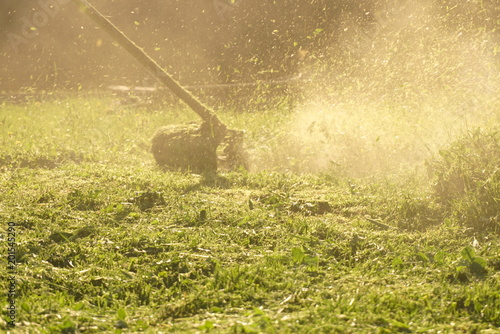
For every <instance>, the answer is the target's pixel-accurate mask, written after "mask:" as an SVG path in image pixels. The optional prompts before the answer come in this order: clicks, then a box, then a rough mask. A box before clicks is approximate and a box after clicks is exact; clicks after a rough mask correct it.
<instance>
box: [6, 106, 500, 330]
mask: <svg viewBox="0 0 500 334" xmlns="http://www.w3.org/2000/svg"><path fill="white" fill-rule="evenodd" d="M390 112H392V113H393V112H395V111H394V110H391V111H390ZM353 113H354V111H352V112H349V113H348V114H350V115H351V116H352V115H353ZM191 114H192V113H191V112H189V111H186V110H182V109H179V108H177V109H175V108H174V109H172V110H163V111H157V110H146V109H134V108H123V107H115V106H112V104H111V101H110V100H109V99H107V98H97V97H96V98H86V99H84V98H71V99H66V100H64V99H63V100H56V101H52V102H29V103H26V104H20V105H14V104H6V103H4V104H3V105H0V123H1V125H0V126H1V129H2V131H1V132H0V142H1V148H0V169H1V174H0V221H1V223H2V224H3V226H2V229H1V230H2V234H1V238H0V241H1V247H0V249H2V252H3V254H4V255H2V258H3V259H6V257H7V233H6V232H7V230H8V222H15V223H16V225H17V226H16V227H15V233H16V245H15V248H16V259H17V266H16V268H17V273H16V282H17V284H16V291H15V293H16V298H15V303H16V325H17V326H16V327H15V328H9V327H8V321H10V319H9V318H8V317H7V303H8V300H7V292H8V282H9V281H8V276H9V274H8V273H7V272H6V271H4V270H2V271H0V278H1V284H0V303H1V305H2V317H1V318H0V331H2V332H4V331H10V332H11V333H136V332H144V333H183V332H185V333H206V332H208V333H397V332H402V333H498V332H500V242H499V241H500V238H499V235H500V225H499V224H500V209H499V207H500V203H499V201H500V199H499V198H500V173H499V166H500V132H499V130H498V128H495V126H493V125H491V123H493V124H494V123H495V120H498V119H499V118H498V117H499V116H498V110H497V111H495V110H493V111H491V114H492V116H491V120H490V125H489V126H486V128H483V129H480V130H476V129H470V131H468V132H464V134H463V136H462V137H461V138H462V139H459V140H458V141H456V142H455V143H454V144H451V146H450V145H445V146H443V147H432V148H428V150H430V151H432V152H431V153H429V155H428V156H424V155H422V156H420V155H419V156H418V157H419V159H416V160H418V161H413V160H412V159H410V158H405V159H403V160H404V161H403V160H402V161H396V160H397V159H396V157H397V155H398V152H400V151H404V152H405V156H406V157H415V154H414V153H415V151H412V147H411V145H410V143H414V141H412V140H410V139H411V138H409V139H408V140H406V141H405V137H404V135H407V136H411V134H412V133H416V134H417V135H418V136H419V138H421V137H422V136H424V137H425V136H426V135H428V133H425V132H422V131H423V130H422V128H420V127H418V125H419V123H418V122H417V121H415V120H413V119H410V121H409V122H408V123H411V124H414V125H415V129H417V130H418V131H417V130H415V132H412V131H413V130H412V129H409V130H408V129H406V130H402V131H400V134H401V135H402V136H403V137H402V138H401V139H398V140H399V141H396V140H393V139H391V138H396V134H395V135H394V136H393V137H390V136H387V137H382V138H380V137H379V136H377V135H374V134H373V133H369V134H368V139H363V140H365V141H363V142H362V143H361V142H360V141H358V142H354V141H353V138H354V137H353V138H350V139H349V140H346V141H341V139H342V138H345V134H344V135H343V136H344V137H342V136H340V135H338V136H336V137H334V138H333V139H332V140H334V141H335V142H336V143H338V145H339V146H340V147H341V148H342V150H339V151H333V153H332V155H331V156H329V158H328V159H332V160H333V161H332V163H331V164H326V165H325V164H320V163H318V161H319V160H318V152H319V151H321V150H322V149H323V148H324V147H327V146H328V147H330V146H335V145H331V143H327V144H328V145H326V146H315V142H314V141H312V140H307V141H302V142H300V143H299V142H298V141H297V137H294V140H295V141H288V142H286V143H285V141H286V140H287V139H289V138H290V137H287V136H286V135H284V134H285V133H287V132H286V131H287V130H290V129H296V128H294V126H295V125H297V122H298V123H299V124H300V123H301V122H302V123H304V122H303V121H300V118H299V121H297V119H296V118H294V116H293V114H292V113H290V112H288V111H273V112H262V113H258V114H256V113H237V114H235V113H230V112H226V113H222V114H221V117H222V118H223V119H224V120H225V121H226V122H227V123H228V124H229V125H230V126H232V127H239V128H244V129H246V130H247V138H248V142H249V151H250V152H251V154H253V155H254V166H255V167H254V170H253V171H251V172H247V171H244V170H237V171H221V172H220V173H219V175H217V176H215V175H204V176H200V175H192V174H182V173H171V172H163V171H161V170H160V169H159V168H157V167H156V165H155V163H154V160H153V157H152V155H151V154H150V153H149V138H150V137H151V136H152V134H153V133H154V131H155V129H156V128H157V127H159V126H161V125H164V124H171V123H174V124H176V123H180V122H187V121H191V120H193V118H191ZM404 115H406V116H405V117H408V118H411V117H414V116H413V115H410V114H409V113H404ZM352 117H356V116H355V115H354V116H352ZM376 119H377V117H376V116H374V117H373V120H374V122H375V120H376ZM383 120H384V119H382V120H380V119H379V121H380V122H381V123H379V124H380V128H384V125H386V124H392V125H393V126H394V127H397V124H395V123H390V122H389V123H387V122H385V123H384V122H382V121H383ZM351 121H352V119H351ZM374 122H372V123H374ZM304 124H305V123H304ZM304 124H302V125H304ZM311 124H313V123H311ZM314 124H315V126H320V125H321V124H320V125H318V124H319V123H318V122H317V119H316V123H314ZM305 125H308V127H307V129H312V128H313V127H312V126H311V125H310V124H309V123H307V124H305ZM336 130H338V129H334V130H331V133H335V131H336ZM344 130H345V129H344ZM311 131H312V130H311ZM321 131H323V130H321ZM359 131H360V133H361V132H362V131H361V130H359ZM405 132H406V133H405ZM435 132H436V133H437V132H438V131H435ZM304 133H306V132H304ZM322 133H323V137H322V138H319V139H318V140H319V141H318V143H321V145H324V143H325V138H329V137H328V136H327V135H326V134H325V131H323V132H322ZM300 134H301V133H300V132H296V133H295V135H300ZM362 134H363V133H361V134H360V136H361V135H362ZM347 135H349V134H347ZM354 135H357V134H356V133H353V136H354ZM363 138H364V137H363ZM313 139H314V138H313ZM450 142H451V141H450ZM346 143H347V144H346ZM353 143H354V144H353ZM348 144H349V145H348ZM318 145H319V144H318ZM278 148H283V150H281V151H280V150H278ZM384 148H387V150H384ZM294 149H295V150H297V152H294ZM438 149H441V152H440V154H438ZM426 150H427V149H425V148H424V149H419V151H418V152H420V153H421V152H423V151H426ZM354 151H356V152H357V155H350V156H349V155H348V153H349V152H351V153H353V152H354ZM310 152H312V153H314V156H312V155H307V154H306V153H310ZM363 152H365V153H366V155H368V156H369V160H368V161H363V160H362V156H360V154H361V155H362V154H363ZM374 152H375V153H376V154H375V153H374ZM412 152H413V153H412ZM312 153H311V154H312ZM386 153H387V154H386ZM342 156H344V157H345V156H348V157H349V159H344V160H342V161H340V160H336V159H335V157H342ZM308 159H310V160H308ZM425 159H427V162H426V163H425V164H424V161H425ZM308 161H314V168H306V167H307V164H308ZM396 162H397V163H396ZM391 163H393V164H394V165H395V167H394V168H392V169H390V168H387V166H389V165H390V164H391ZM410 165H411V167H409V166H410ZM325 166H326V167H325ZM355 166H359V167H360V168H359V169H356V168H355ZM369 166H373V170H375V171H377V172H376V173H373V174H370V172H369V171H370V167H369ZM425 166H427V167H425ZM320 167H321V168H320ZM383 170H390V173H383V172H381V171H383ZM5 266H6V260H3V261H2V267H5Z"/></svg>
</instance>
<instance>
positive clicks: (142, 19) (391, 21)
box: [0, 0, 500, 104]
mask: <svg viewBox="0 0 500 334" xmlns="http://www.w3.org/2000/svg"><path fill="white" fill-rule="evenodd" d="M94 2H95V3H94V5H95V6H96V7H97V8H98V9H99V10H100V11H101V12H102V13H103V14H105V15H106V16H107V17H108V18H109V19H110V20H111V21H112V22H113V23H115V24H116V25H117V26H118V27H119V28H120V29H122V30H123V31H124V32H125V34H126V35H127V36H129V37H130V38H131V39H132V40H133V41H135V42H136V43H137V44H138V45H139V46H141V47H143V48H144V49H145V51H146V52H147V53H148V54H149V55H151V56H152V57H153V58H154V59H155V60H157V61H158V62H159V63H160V64H161V65H162V66H164V67H165V68H166V69H167V70H168V71H169V72H170V73H171V74H172V75H173V76H174V77H175V78H176V79H177V80H179V81H180V82H181V83H182V84H184V85H188V86H195V87H193V89H198V90H200V89H201V87H198V86H205V87H204V89H203V90H202V91H200V92H199V93H198V94H201V95H205V96H206V97H207V98H208V99H209V100H210V99H213V102H216V101H219V102H222V103H223V102H224V101H221V99H222V100H224V99H226V100H231V101H233V102H234V101H235V100H239V99H241V100H242V102H243V104H245V103H247V102H248V100H247V99H248V98H249V96H252V94H253V93H254V92H255V91H256V90H259V89H260V93H259V94H258V95H259V96H260V100H262V101H261V102H263V103H264V104H266V103H265V102H266V101H267V99H270V100H273V101H272V103H275V102H276V101H275V99H276V97H278V96H280V95H283V94H284V95H286V96H290V95H292V94H299V93H302V89H300V90H297V89H296V88H297V83H296V82H294V81H293V80H296V81H299V82H302V83H303V82H308V81H313V80H314V81H315V82H316V83H318V85H316V86H315V87H313V90H315V91H316V90H318V89H321V87H325V86H326V88H327V89H328V88H329V87H330V86H331V84H332V80H335V78H338V77H341V76H349V77H355V76H359V75H360V74H365V73H366V70H367V69H369V67H370V66H376V67H377V68H378V67H380V66H387V65H391V66H392V68H390V71H389V72H390V73H389V72H388V73H387V74H388V75H392V77H393V79H394V80H391V82H390V83H389V82H385V83H384V84H383V85H382V84H381V83H380V82H379V84H374V83H371V86H369V85H367V86H364V87H361V89H363V90H364V91H368V90H372V89H380V88H383V89H387V88H388V87H386V86H387V84H389V85H393V86H395V87H396V88H397V87H400V86H401V85H402V83H401V81H404V80H406V79H407V78H405V77H404V74H405V73H403V72H405V71H406V72H408V73H409V74H411V75H413V74H414V73H412V69H411V66H422V65H429V66H431V65H430V64H428V63H427V64H422V62H421V61H422V60H429V59H424V58H426V57H427V58H429V57H430V56H431V54H433V53H435V52H436V50H435V47H437V48H438V49H439V50H440V52H442V53H443V55H444V54H446V53H447V52H448V53H449V52H456V51H457V50H456V48H455V47H454V46H453V45H452V44H457V45H458V44H462V45H463V44H464V43H469V41H470V40H475V41H477V43H479V44H478V45H475V46H474V48H480V49H481V51H482V53H481V55H484V54H485V53H487V54H488V55H489V56H491V57H496V59H494V61H497V64H498V45H499V43H498V42H499V23H498V17H499V14H500V8H499V7H500V6H499V4H498V2H497V1H495V0H485V1H460V0H441V1H434V2H433V1H419V2H418V4H415V3H414V2H413V1H389V0H384V1H382V0H361V1H356V2H353V1H347V0H308V1H297V0H293V1H292V0H283V1H257V0H150V1H129V0H119V1H118V0H100V1H94ZM0 31H1V34H0V91H4V92H6V91H19V90H48V91H53V90H82V89H99V88H106V87H107V86H109V85H125V86H134V85H139V86H154V85H156V80H155V79H154V78H153V77H152V76H151V75H149V74H148V73H145V70H143V68H141V66H140V65H139V64H137V62H136V61H135V60H134V59H132V58H131V57H130V56H129V55H128V54H127V53H126V52H125V51H124V50H122V49H121V48H120V47H119V46H117V45H116V44H115V43H114V42H113V41H112V40H111V39H110V38H109V37H108V36H107V35H106V33H105V32H103V31H102V30H100V29H99V28H97V27H96V26H95V24H94V23H93V22H92V21H90V20H89V19H88V18H87V17H86V16H85V15H84V14H83V13H82V12H81V10H79V9H78V8H77V6H75V5H74V4H73V3H72V2H71V1H69V0H27V1H18V0H2V2H1V3H0ZM443 34H444V36H445V38H446V43H441V44H440V45H437V44H436V43H438V44H439V43H440V42H439V41H438V40H437V39H439V38H440V37H439V36H440V35H443ZM382 35H383V37H381V36H382ZM479 35H480V36H479ZM486 36H487V37H486ZM450 38H451V40H450ZM419 45H420V47H419V48H418V49H415V48H414V47H416V46H417V47H418V46H419ZM457 47H458V46H457ZM439 50H438V51H439ZM417 51H418V55H417V56H415V54H416V52H417ZM483 51H484V52H483ZM374 52H375V53H378V55H377V56H376V57H375V56H374V54H373V53H374ZM423 54H425V55H426V56H423ZM408 55H409V56H410V59H408V58H407V56H408ZM433 56H434V57H435V56H436V55H435V54H434V55H433ZM411 57H413V59H411ZM475 57H476V56H475V55H471V58H470V61H472V62H474V61H476V60H475V59H474V58H475ZM389 58H390V59H389ZM409 61H411V62H409ZM492 61H493V59H492ZM389 63H391V64H389ZM463 65H464V66H465V65H466V64H463ZM496 69H498V67H496ZM370 70H371V69H370ZM448 70H449V69H448ZM452 70H455V69H452ZM485 70H491V69H479V71H485ZM401 74H403V76H402V75H401ZM422 74H425V71H424V73H422ZM478 75H480V76H481V75H485V74H484V73H478ZM430 79H434V78H430ZM440 80H442V78H441V79H440ZM274 81H280V82H281V81H285V82H289V84H286V85H280V84H279V83H276V82H274ZM379 81H380V80H379ZM248 83H251V85H247V86H245V85H240V86H238V84H248ZM259 83H260V84H259ZM220 84H236V85H235V86H234V87H232V88H231V89H229V88H228V87H221V86H215V87H214V86H213V85H220ZM267 84H269V85H267ZM211 85H212V86H211ZM403 85H404V83H403ZM299 86H301V84H299ZM375 86H377V87H375ZM382 86H383V87H382ZM252 99H254V100H255V95H254V96H253V97H252ZM254 102H255V101H254Z"/></svg>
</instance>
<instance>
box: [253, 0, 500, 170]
mask: <svg viewBox="0 0 500 334" xmlns="http://www.w3.org/2000/svg"><path fill="white" fill-rule="evenodd" d="M476 10H477V13H480V10H481V9H480V8H477V9H476ZM467 13H468V14H470V11H469V12H467ZM454 15H458V14H457V13H454V12H453V11H452V10H450V11H445V12H443V11H442V10H440V8H437V7H436V6H435V5H433V2H431V1H427V2H419V3H418V4H416V3H413V2H399V4H398V5H396V6H391V7H390V8H389V7H385V8H382V7H381V8H378V11H377V13H375V18H376V20H375V23H374V24H373V25H372V26H371V27H370V29H369V30H368V31H366V30H364V31H361V30H360V29H358V28H357V25H356V23H355V22H348V21H346V22H343V24H344V29H343V31H344V34H342V35H341V36H338V39H339V41H338V43H336V45H335V47H331V48H325V49H324V50H322V51H321V52H320V53H319V54H317V55H316V58H315V59H313V60H312V61H310V62H309V64H306V65H305V66H304V68H303V72H304V73H314V74H313V75H309V76H308V77H309V78H310V82H309V83H305V84H304V85H303V86H302V88H301V89H302V93H303V95H304V96H305V99H304V100H303V102H302V103H301V104H300V105H299V106H298V107H297V108H296V111H295V114H294V117H292V118H291V119H290V120H288V129H289V131H288V132H286V133H284V132H281V133H279V134H278V135H276V136H275V137H274V138H273V139H272V140H271V141H270V142H268V143H267V144H266V145H267V146H269V147H270V148H271V150H272V152H271V153H270V152H269V151H265V152H264V150H261V151H260V152H257V155H256V159H255V161H254V169H255V170H259V169H278V170H283V169H285V170H290V171H294V172H328V171H336V172H341V173H345V174H347V175H352V176H366V175H374V174H381V173H398V172H401V171H402V170H413V169H415V168H416V167H418V166H422V164H423V162H424V161H425V160H426V159H428V158H431V157H433V156H436V155H437V154H438V150H439V149H440V148H441V147H443V146H444V145H446V144H447V143H450V142H451V141H453V139H454V138H456V137H457V135H459V134H462V133H463V132H464V131H467V130H472V129H475V128H476V127H480V126H481V127H484V126H486V127H487V126H490V125H492V124H494V123H499V121H500V100H499V98H498V96H500V94H499V93H500V91H499V87H500V85H499V83H500V72H499V63H500V62H499V61H498V60H499V59H498V58H499V54H498V53H499V44H500V43H499V36H498V32H497V34H496V35H494V34H492V33H491V32H487V31H486V29H476V28H475V27H469V26H464V25H459V26H456V25H454V26H453V27H452V26H451V24H450V21H451V20H452V18H453V17H454ZM478 15H480V14H478ZM491 19H494V18H491ZM493 31H494V30H493ZM497 31H498V30H497ZM323 59H325V60H323Z"/></svg>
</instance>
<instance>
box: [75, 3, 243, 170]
mask: <svg viewBox="0 0 500 334" xmlns="http://www.w3.org/2000/svg"><path fill="white" fill-rule="evenodd" d="M73 2H74V3H76V4H77V5H80V6H83V9H84V11H85V13H86V14H87V15H88V16H89V17H90V18H91V19H92V20H93V21H94V22H95V23H97V25H98V26H99V27H101V29H103V30H104V31H106V32H107V33H108V34H109V35H110V36H111V37H112V38H113V39H114V40H115V41H116V42H117V43H118V44H120V45H121V46H122V47H123V48H124V49H125V50H126V51H127V52H128V53H130V54H131V55H132V56H133V57H134V58H135V59H136V60H137V61H138V62H139V63H141V64H142V65H143V66H144V67H146V68H147V69H148V70H149V71H150V72H151V73H152V74H154V75H155V76H156V77H157V78H158V79H159V80H160V81H161V82H162V83H163V84H164V85H165V86H167V87H168V88H169V89H170V90H171V91H172V92H173V93H174V94H176V95H177V96H178V97H179V98H180V99H181V100H182V101H184V102H185V103H186V104H187V105H188V106H189V107H190V108H191V109H192V110H193V111H194V112H195V113H197V114H198V116H200V117H201V119H202V123H201V124H197V125H193V124H189V125H176V126H164V127H161V128H159V129H158V130H157V131H156V133H155V134H154V136H153V138H152V147H151V150H152V153H153V155H154V157H155V160H156V162H157V163H158V164H159V165H160V166H162V167H166V168H168V169H173V170H183V171H186V170H187V171H192V172H195V173H202V172H211V171H216V170H217V159H218V158H217V148H218V147H219V145H221V144H224V146H225V148H224V154H225V155H226V159H227V160H229V161H230V164H231V165H238V164H243V166H244V163H245V162H244V159H243V157H244V155H243V154H242V144H243V131H239V130H231V129H228V128H227V127H226V125H224V123H222V121H221V120H220V119H219V117H217V115H216V114H215V112H214V111H213V110H212V109H210V108H209V107H207V106H205V105H204V104H203V103H201V102H200V101H199V100H198V99H197V98H196V97H195V96H194V95H193V94H191V93H190V92H188V91H187V90H186V89H184V88H183V87H182V86H181V85H180V84H179V83H178V82H177V81H175V80H174V79H173V78H172V76H171V75H170V74H168V73H167V71H165V70H164V69H163V68H162V67H161V66H160V65H159V64H158V63H156V62H155V61H154V60H153V59H152V58H151V57H150V56H148V55H147V54H146V52H144V50H143V49H141V48H140V47H139V46H137V45H136V44H135V43H134V42H133V41H132V40H130V39H129V38H128V37H127V36H126V35H125V34H124V33H123V32H122V31H121V30H120V29H118V28H117V27H116V26H115V25H114V24H113V23H112V22H111V21H110V20H108V19H107V18H106V17H105V16H104V15H102V14H101V13H100V12H99V11H98V10H97V9H96V8H95V7H94V6H92V5H91V4H90V3H89V2H88V1H87V0H73ZM244 167H245V166H244Z"/></svg>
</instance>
